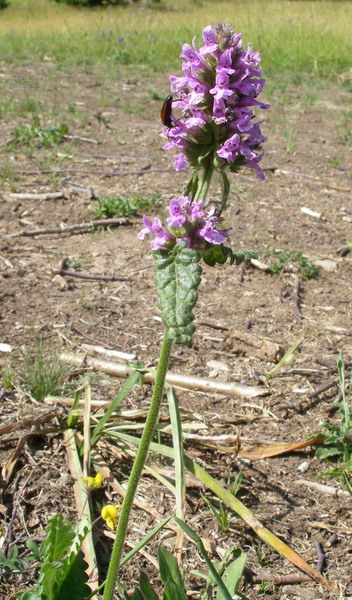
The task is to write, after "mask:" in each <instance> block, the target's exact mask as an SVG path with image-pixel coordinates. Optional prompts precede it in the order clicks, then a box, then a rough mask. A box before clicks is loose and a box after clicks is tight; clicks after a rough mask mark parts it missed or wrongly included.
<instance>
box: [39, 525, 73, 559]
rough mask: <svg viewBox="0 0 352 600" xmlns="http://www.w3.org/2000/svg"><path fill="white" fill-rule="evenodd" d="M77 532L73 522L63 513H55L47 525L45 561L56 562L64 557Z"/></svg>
mask: <svg viewBox="0 0 352 600" xmlns="http://www.w3.org/2000/svg"><path fill="white" fill-rule="evenodd" d="M74 537H75V532H74V529H73V527H72V524H71V523H70V521H68V520H67V519H64V517H63V516H62V515H55V516H54V517H53V518H52V519H50V521H48V524H47V527H46V548H45V561H48V562H50V563H54V562H57V561H60V560H62V559H63V558H64V556H65V553H66V552H67V550H68V548H69V547H70V545H71V543H72V540H73V538H74Z"/></svg>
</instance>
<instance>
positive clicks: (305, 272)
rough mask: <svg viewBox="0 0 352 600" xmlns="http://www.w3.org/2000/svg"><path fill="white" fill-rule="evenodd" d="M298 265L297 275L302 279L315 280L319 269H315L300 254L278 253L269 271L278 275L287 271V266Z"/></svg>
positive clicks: (310, 262) (307, 259)
mask: <svg viewBox="0 0 352 600" xmlns="http://www.w3.org/2000/svg"><path fill="white" fill-rule="evenodd" d="M290 263H291V265H292V264H293V263H298V269H299V274H300V276H301V277H303V278H304V279H315V278H316V277H318V275H319V273H320V268H319V267H316V266H315V265H314V264H313V263H312V261H311V260H309V258H307V257H306V256H304V255H303V254H302V253H301V252H279V254H277V255H276V261H275V262H274V263H272V264H271V265H270V268H269V271H270V273H273V274H274V275H278V274H279V273H281V271H283V270H288V265H289V264H290Z"/></svg>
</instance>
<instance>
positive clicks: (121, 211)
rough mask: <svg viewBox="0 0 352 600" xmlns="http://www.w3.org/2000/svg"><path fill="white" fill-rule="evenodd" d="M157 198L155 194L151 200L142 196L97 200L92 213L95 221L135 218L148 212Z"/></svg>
mask: <svg viewBox="0 0 352 600" xmlns="http://www.w3.org/2000/svg"><path fill="white" fill-rule="evenodd" d="M157 198H158V196H157V195H156V194H155V195H153V196H152V198H151V199H148V198H145V197H144V196H134V197H133V198H123V197H122V196H113V197H112V198H99V199H98V202H97V203H96V204H95V205H94V206H93V207H92V213H93V215H94V217H95V218H96V219H111V218H112V217H137V216H140V215H141V214H142V213H143V212H145V211H147V210H149V209H150V208H151V207H152V206H153V205H154V204H155V202H156V200H157Z"/></svg>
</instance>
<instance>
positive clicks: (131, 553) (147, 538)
mask: <svg viewBox="0 0 352 600" xmlns="http://www.w3.org/2000/svg"><path fill="white" fill-rule="evenodd" d="M171 518H172V516H171V515H170V516H169V517H165V519H163V520H162V521H161V523H159V525H157V526H156V527H154V529H152V531H150V532H149V533H147V535H146V536H145V537H144V538H143V539H142V540H141V541H140V542H138V544H136V545H135V546H134V547H133V548H132V550H130V551H129V552H128V553H127V554H125V556H124V557H123V559H122V560H121V562H120V567H122V566H123V565H125V564H126V563H127V562H128V561H129V560H131V558H132V557H133V556H134V555H135V554H137V552H139V550H140V549H141V548H143V546H145V545H146V544H148V543H149V542H150V541H151V540H152V539H153V538H154V537H155V536H156V535H157V533H159V531H161V529H163V528H164V527H165V525H166V523H168V522H169V521H170V519H171Z"/></svg>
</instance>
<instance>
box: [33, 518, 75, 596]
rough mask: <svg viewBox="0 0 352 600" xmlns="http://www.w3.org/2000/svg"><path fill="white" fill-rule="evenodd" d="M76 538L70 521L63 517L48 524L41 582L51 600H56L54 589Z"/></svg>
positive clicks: (53, 519)
mask: <svg viewBox="0 0 352 600" xmlns="http://www.w3.org/2000/svg"><path fill="white" fill-rule="evenodd" d="M74 536H75V533H74V530H73V527H72V525H71V523H70V521H68V520H67V519H64V517H63V516H62V515H55V516H54V517H53V518H52V519H50V521H49V522H48V524H47V527H46V544H45V554H44V563H43V566H42V568H41V576H40V580H39V581H40V583H41V584H42V585H43V592H44V594H46V595H47V596H48V598H49V600H54V599H55V596H54V587H55V584H56V583H57V581H58V577H59V575H60V568H61V566H62V565H61V561H62V560H63V559H64V557H65V554H66V552H67V551H68V549H69V548H70V545H71V543H72V540H73V538H74Z"/></svg>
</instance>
